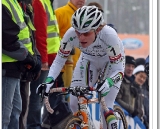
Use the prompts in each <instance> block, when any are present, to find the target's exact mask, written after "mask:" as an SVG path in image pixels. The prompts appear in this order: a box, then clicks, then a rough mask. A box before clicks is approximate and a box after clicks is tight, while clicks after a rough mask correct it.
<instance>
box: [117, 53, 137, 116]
mask: <svg viewBox="0 0 160 129" xmlns="http://www.w3.org/2000/svg"><path fill="white" fill-rule="evenodd" d="M135 66H136V62H135V59H134V57H132V56H128V55H126V57H125V70H124V78H123V80H122V84H121V87H120V90H119V93H118V95H117V97H116V102H117V103H118V104H119V105H120V106H122V107H123V108H124V109H125V110H127V112H128V113H129V114H131V115H132V116H135V115H137V110H136V109H135V108H134V104H135V99H136V96H137V93H136V89H135V87H134V86H133V82H134V78H135V77H134V75H133V70H134V69H135Z"/></svg>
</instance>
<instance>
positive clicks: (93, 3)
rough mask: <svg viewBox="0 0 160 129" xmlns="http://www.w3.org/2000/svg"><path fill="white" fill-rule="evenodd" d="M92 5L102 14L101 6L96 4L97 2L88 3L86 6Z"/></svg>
mask: <svg viewBox="0 0 160 129" xmlns="http://www.w3.org/2000/svg"><path fill="white" fill-rule="evenodd" d="M93 5H94V6H96V7H98V9H99V10H100V11H101V12H104V11H103V8H102V6H101V5H100V4H99V3H97V2H90V3H89V4H88V6H93Z"/></svg>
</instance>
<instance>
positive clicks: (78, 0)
mask: <svg viewBox="0 0 160 129" xmlns="http://www.w3.org/2000/svg"><path fill="white" fill-rule="evenodd" d="M86 1H87V0H70V2H71V3H72V4H73V5H74V6H76V7H77V8H81V7H82V6H84V4H85V2H86Z"/></svg>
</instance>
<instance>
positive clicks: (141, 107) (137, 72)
mask: <svg viewBox="0 0 160 129" xmlns="http://www.w3.org/2000/svg"><path fill="white" fill-rule="evenodd" d="M133 74H134V76H135V82H134V87H135V88H136V89H137V93H138V95H137V98H136V101H135V108H136V109H137V110H138V114H137V116H138V117H139V118H140V119H141V120H142V122H143V123H144V124H145V126H146V128H147V129H148V128H149V92H148V91H147V90H146V86H145V81H146V79H147V74H146V73H145V67H144V65H139V66H137V67H136V68H135V69H134V71H133Z"/></svg>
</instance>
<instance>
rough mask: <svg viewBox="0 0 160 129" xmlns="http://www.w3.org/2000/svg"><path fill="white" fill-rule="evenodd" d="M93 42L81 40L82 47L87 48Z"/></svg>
mask: <svg viewBox="0 0 160 129" xmlns="http://www.w3.org/2000/svg"><path fill="white" fill-rule="evenodd" d="M91 44H92V43H87V42H81V47H83V48H86V47H88V46H89V45H91Z"/></svg>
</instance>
